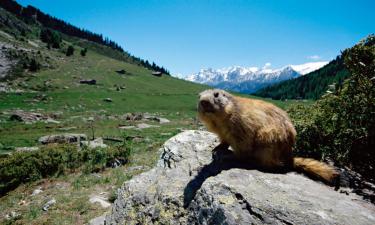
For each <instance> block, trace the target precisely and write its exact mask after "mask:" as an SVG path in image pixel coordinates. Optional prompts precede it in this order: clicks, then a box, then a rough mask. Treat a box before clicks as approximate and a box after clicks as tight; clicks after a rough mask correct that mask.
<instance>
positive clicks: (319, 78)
mask: <svg viewBox="0 0 375 225" xmlns="http://www.w3.org/2000/svg"><path fill="white" fill-rule="evenodd" d="M349 76H350V74H349V72H348V70H347V69H346V68H345V65H344V60H343V58H342V56H338V57H337V58H336V59H335V60H332V61H331V62H330V63H329V64H327V65H326V66H324V67H322V68H321V69H319V70H316V71H313V72H311V73H309V74H306V75H304V76H301V77H298V78H295V79H291V80H286V81H282V82H280V83H278V84H274V85H271V86H268V87H265V88H262V89H260V90H258V91H257V92H255V93H254V95H256V96H260V97H264V98H272V99H278V100H280V99H282V100H283V99H300V98H302V99H315V100H316V99H318V98H320V97H321V96H322V95H323V94H324V93H325V92H326V91H327V90H328V85H331V84H336V85H340V84H342V82H343V81H344V80H345V79H346V78H348V77H349Z"/></svg>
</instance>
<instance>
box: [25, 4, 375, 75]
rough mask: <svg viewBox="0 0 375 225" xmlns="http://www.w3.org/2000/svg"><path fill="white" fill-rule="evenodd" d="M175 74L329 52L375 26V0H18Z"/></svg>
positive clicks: (295, 60) (276, 63)
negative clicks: (102, 37) (105, 39)
mask: <svg viewBox="0 0 375 225" xmlns="http://www.w3.org/2000/svg"><path fill="white" fill-rule="evenodd" d="M18 2H19V3H21V4H22V5H28V4H31V5H34V6H36V7H37V8H39V9H41V10H42V11H44V12H46V13H48V14H51V15H53V16H55V17H58V18H60V19H63V20H65V21H67V22H70V23H72V24H74V25H76V26H78V27H83V28H86V29H88V30H91V31H93V32H96V33H102V34H103V35H105V36H108V37H109V38H110V39H112V40H114V41H116V42H117V43H119V44H120V45H121V46H123V47H124V49H125V50H127V51H128V52H130V53H132V54H133V55H136V56H140V57H141V58H144V59H148V60H151V61H155V62H156V63H157V64H159V65H162V66H165V67H166V68H168V69H169V70H170V71H171V72H172V73H173V74H183V75H187V74H191V73H193V72H197V71H199V70H200V69H201V68H207V67H212V68H222V67H227V66H233V65H239V66H258V67H262V66H263V65H264V64H265V63H271V64H272V67H273V68H277V67H281V66H284V65H287V64H300V63H305V62H309V61H314V60H320V61H325V60H330V59H332V58H334V57H336V55H338V54H339V53H340V50H343V49H345V48H347V47H350V46H352V45H353V44H355V43H356V42H357V41H359V40H360V39H362V38H363V37H365V36H367V35H368V34H370V33H375V23H374V21H375V14H374V12H375V1H373V0H367V1H365V0H356V1H346V0H342V1H338V0H337V1H329V0H325V1H322V0H315V1H297V0H294V1H292V0H284V1H282V0H278V1H277V0H274V1H271V0H270V1H260V0H259V1H250V0H247V1H245V0H231V1H229V0H227V1H224V0H175V1H172V0H169V1H166V0H148V1H146V0H126V1H124V0H107V1H104V0H74V1H73V0H54V1H51V0H18Z"/></svg>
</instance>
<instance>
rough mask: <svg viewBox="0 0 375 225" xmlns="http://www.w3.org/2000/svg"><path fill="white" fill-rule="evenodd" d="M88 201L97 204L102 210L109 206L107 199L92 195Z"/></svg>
mask: <svg viewBox="0 0 375 225" xmlns="http://www.w3.org/2000/svg"><path fill="white" fill-rule="evenodd" d="M89 201H90V203H92V204H95V203H99V204H100V206H101V207H102V208H108V207H110V206H111V203H109V202H108V198H107V197H105V196H100V195H92V196H91V197H90V199H89Z"/></svg>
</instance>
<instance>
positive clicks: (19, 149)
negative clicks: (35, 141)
mask: <svg viewBox="0 0 375 225" xmlns="http://www.w3.org/2000/svg"><path fill="white" fill-rule="evenodd" d="M14 150H15V151H16V152H30V151H37V150H39V147H36V146H34V147H17V148H15V149H14Z"/></svg>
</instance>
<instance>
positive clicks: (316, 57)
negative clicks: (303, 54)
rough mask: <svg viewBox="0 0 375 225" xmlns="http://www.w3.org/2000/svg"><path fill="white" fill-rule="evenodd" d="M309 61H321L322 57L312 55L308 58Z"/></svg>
mask: <svg viewBox="0 0 375 225" xmlns="http://www.w3.org/2000/svg"><path fill="white" fill-rule="evenodd" d="M307 58H308V59H312V60H319V59H321V58H322V57H320V56H319V55H310V56H307Z"/></svg>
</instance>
